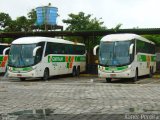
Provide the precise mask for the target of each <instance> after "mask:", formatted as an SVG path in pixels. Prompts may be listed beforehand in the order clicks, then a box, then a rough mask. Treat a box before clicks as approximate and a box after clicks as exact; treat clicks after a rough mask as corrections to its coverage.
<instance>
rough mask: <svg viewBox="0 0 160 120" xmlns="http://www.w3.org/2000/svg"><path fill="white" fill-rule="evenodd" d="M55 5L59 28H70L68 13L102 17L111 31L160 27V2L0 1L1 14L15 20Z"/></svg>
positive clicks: (91, 0)
mask: <svg viewBox="0 0 160 120" xmlns="http://www.w3.org/2000/svg"><path fill="white" fill-rule="evenodd" d="M48 3H51V5H52V6H54V7H57V8H58V14H59V15H60V16H59V17H58V19H57V24H58V25H63V26H64V27H66V25H65V24H64V23H63V22H62V20H63V19H68V18H69V17H68V14H70V13H74V14H77V13H79V12H84V13H85V14H86V15H87V14H92V17H93V18H94V17H96V18H98V19H99V18H102V19H101V21H103V22H104V26H106V27H107V28H108V29H110V28H114V27H116V25H118V24H122V27H121V28H135V27H139V28H160V14H159V12H160V0H0V12H5V13H8V14H9V15H10V16H11V17H12V19H16V18H17V17H19V16H27V13H28V12H30V11H31V9H33V8H36V7H39V6H46V5H48Z"/></svg>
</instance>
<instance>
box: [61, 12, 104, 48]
mask: <svg viewBox="0 0 160 120" xmlns="http://www.w3.org/2000/svg"><path fill="white" fill-rule="evenodd" d="M68 16H69V18H68V19H66V20H63V23H65V24H67V25H68V27H67V28H66V30H69V31H87V30H105V29H106V27H104V26H103V22H102V21H101V19H97V18H91V17H92V15H90V14H88V15H85V13H83V12H79V13H78V14H73V13H71V14H69V15H68ZM65 39H68V40H71V41H75V42H83V41H84V40H88V41H89V42H88V44H87V45H88V46H86V47H87V49H88V50H92V49H93V47H94V46H95V45H97V44H99V41H100V37H97V36H94V35H93V36H91V37H88V38H82V37H66V38H65Z"/></svg>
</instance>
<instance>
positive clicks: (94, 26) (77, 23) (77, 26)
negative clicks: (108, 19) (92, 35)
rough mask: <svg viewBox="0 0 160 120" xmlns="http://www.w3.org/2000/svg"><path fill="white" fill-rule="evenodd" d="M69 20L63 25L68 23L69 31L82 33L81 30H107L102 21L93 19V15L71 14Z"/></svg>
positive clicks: (64, 21)
mask: <svg viewBox="0 0 160 120" xmlns="http://www.w3.org/2000/svg"><path fill="white" fill-rule="evenodd" d="M68 16H69V17H70V18H69V19H66V20H65V19H64V20H63V23H66V24H67V25H68V27H67V28H66V30H69V31H80V30H105V29H106V28H105V27H104V26H102V25H103V22H101V21H100V19H97V18H93V19H91V15H90V14H88V15H85V13H83V12H79V13H78V14H73V13H71V14H69V15H68Z"/></svg>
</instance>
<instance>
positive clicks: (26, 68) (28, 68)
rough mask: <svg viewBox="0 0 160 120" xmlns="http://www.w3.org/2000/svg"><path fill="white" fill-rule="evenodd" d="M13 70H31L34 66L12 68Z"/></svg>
mask: <svg viewBox="0 0 160 120" xmlns="http://www.w3.org/2000/svg"><path fill="white" fill-rule="evenodd" d="M12 70H13V71H31V70H32V67H25V68H14V67H13V68H12Z"/></svg>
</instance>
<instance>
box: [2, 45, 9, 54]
mask: <svg viewBox="0 0 160 120" xmlns="http://www.w3.org/2000/svg"><path fill="white" fill-rule="evenodd" d="M9 49H10V47H7V48H5V49H4V50H3V55H6V52H7V50H9Z"/></svg>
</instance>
